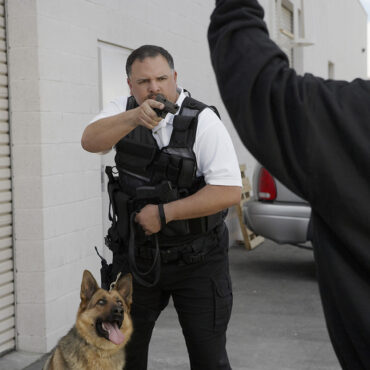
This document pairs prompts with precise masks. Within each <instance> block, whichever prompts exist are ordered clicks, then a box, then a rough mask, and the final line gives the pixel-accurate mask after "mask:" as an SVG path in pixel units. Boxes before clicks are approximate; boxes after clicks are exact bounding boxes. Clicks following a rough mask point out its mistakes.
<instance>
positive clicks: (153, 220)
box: [135, 204, 161, 235]
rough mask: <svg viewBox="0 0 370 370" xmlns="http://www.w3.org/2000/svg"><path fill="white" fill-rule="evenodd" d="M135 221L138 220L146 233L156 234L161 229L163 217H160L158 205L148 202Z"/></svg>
mask: <svg viewBox="0 0 370 370" xmlns="http://www.w3.org/2000/svg"><path fill="white" fill-rule="evenodd" d="M135 222H137V223H138V224H139V225H140V226H141V227H142V228H143V230H144V231H145V235H152V234H156V233H157V232H158V231H159V230H161V219H160V217H159V210H158V206H157V205H154V204H147V205H146V206H145V207H144V208H142V209H141V211H140V212H139V213H138V214H137V215H136V217H135Z"/></svg>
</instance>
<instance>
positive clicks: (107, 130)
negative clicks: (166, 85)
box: [81, 110, 137, 153]
mask: <svg viewBox="0 0 370 370" xmlns="http://www.w3.org/2000/svg"><path fill="white" fill-rule="evenodd" d="M134 114H135V113H134V112H133V111H132V110H129V111H127V112H123V113H119V114H116V115H114V116H110V117H107V118H102V119H100V120H98V121H95V122H93V123H91V124H90V125H89V126H87V127H86V129H85V131H84V133H83V135H82V139H81V145H82V147H83V148H84V149H85V150H87V151H88V152H91V153H98V152H104V151H107V150H110V149H112V147H113V146H114V145H115V144H117V142H118V141H119V140H120V139H122V138H123V137H124V136H126V135H127V134H128V133H130V132H131V131H132V130H133V129H134V128H135V127H136V126H137V125H136V124H135V123H134V119H133V118H134Z"/></svg>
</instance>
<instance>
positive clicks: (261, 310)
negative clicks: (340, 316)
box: [0, 241, 340, 370]
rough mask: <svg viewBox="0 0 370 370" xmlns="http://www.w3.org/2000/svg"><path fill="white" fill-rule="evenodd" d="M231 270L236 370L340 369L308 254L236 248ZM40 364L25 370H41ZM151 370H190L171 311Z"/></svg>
mask: <svg viewBox="0 0 370 370" xmlns="http://www.w3.org/2000/svg"><path fill="white" fill-rule="evenodd" d="M230 264H231V274H232V279H233V288H234V308H233V315H232V319H231V322H230V326H229V331H228V352H229V357H230V361H231V364H232V368H233V370H339V369H340V366H339V364H338V362H337V360H336V358H335V355H334V353H333V350H332V348H331V345H330V342H329V338H328V335H327V332H326V328H325V323H324V319H323V315H322V310H321V304H320V299H319V294H318V288H317V284H316V280H315V267H314V262H313V257H312V252H311V251H310V250H305V249H300V248H297V247H293V246H289V245H284V246H278V245H276V244H274V243H272V242H269V241H267V242H265V243H263V244H262V245H261V246H259V247H258V248H257V249H255V250H254V251H252V252H246V251H245V250H244V248H243V247H232V248H231V249H230ZM42 363H43V360H40V361H37V362H36V363H34V364H33V365H31V366H28V367H26V368H25V369H27V370H36V369H37V370H39V369H41V368H42ZM0 368H1V369H2V367H1V366H0ZM148 368H149V369H150V370H185V369H189V364H188V358H187V354H186V349H185V344H184V340H183V338H182V334H181V329H180V327H179V325H178V323H177V320H176V313H175V311H174V309H173V307H172V305H171V306H169V307H168V308H167V309H166V310H165V312H164V313H163V314H162V315H161V317H160V319H159V322H158V324H157V326H156V329H155V332H154V335H153V340H152V343H151V349H150V362H149V367H148ZM4 370H13V369H10V368H6V369H5V368H4Z"/></svg>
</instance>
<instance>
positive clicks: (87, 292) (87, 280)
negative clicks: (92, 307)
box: [80, 270, 99, 304]
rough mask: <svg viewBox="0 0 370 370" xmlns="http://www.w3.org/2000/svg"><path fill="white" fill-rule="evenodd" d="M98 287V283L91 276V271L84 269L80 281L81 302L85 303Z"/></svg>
mask: <svg viewBox="0 0 370 370" xmlns="http://www.w3.org/2000/svg"><path fill="white" fill-rule="evenodd" d="M98 289H99V285H98V283H97V282H96V280H95V279H94V276H92V274H91V272H90V271H88V270H85V271H84V273H83V276H82V283H81V292H80V297H81V303H85V304H87V303H88V302H89V301H90V299H91V297H92V296H93V295H94V293H95V292H96V291H97V290H98Z"/></svg>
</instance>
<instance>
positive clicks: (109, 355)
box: [43, 270, 132, 370]
mask: <svg viewBox="0 0 370 370" xmlns="http://www.w3.org/2000/svg"><path fill="white" fill-rule="evenodd" d="M80 297H81V303H80V306H79V309H78V312H77V320H76V324H75V326H74V327H73V328H72V329H71V330H70V331H69V332H68V334H67V335H66V336H64V337H62V338H61V339H60V341H59V342H58V344H57V346H56V347H55V349H54V350H53V352H52V354H51V356H50V357H49V358H48V360H47V361H46V363H45V366H44V368H43V369H44V370H72V369H73V370H75V369H76V370H98V369H99V370H122V368H123V367H124V365H125V353H124V346H125V345H126V343H127V342H128V340H129V339H130V336H131V334H132V321H131V318H130V306H131V303H132V277H131V274H127V275H125V276H123V277H121V278H119V277H118V278H117V280H116V282H115V283H114V284H113V285H112V286H111V289H110V290H109V292H108V291H106V290H104V289H101V288H99V286H98V284H97V283H96V280H95V279H94V277H93V276H92V274H91V273H90V272H89V271H87V270H85V271H84V273H83V277H82V283H81V292H80Z"/></svg>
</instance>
